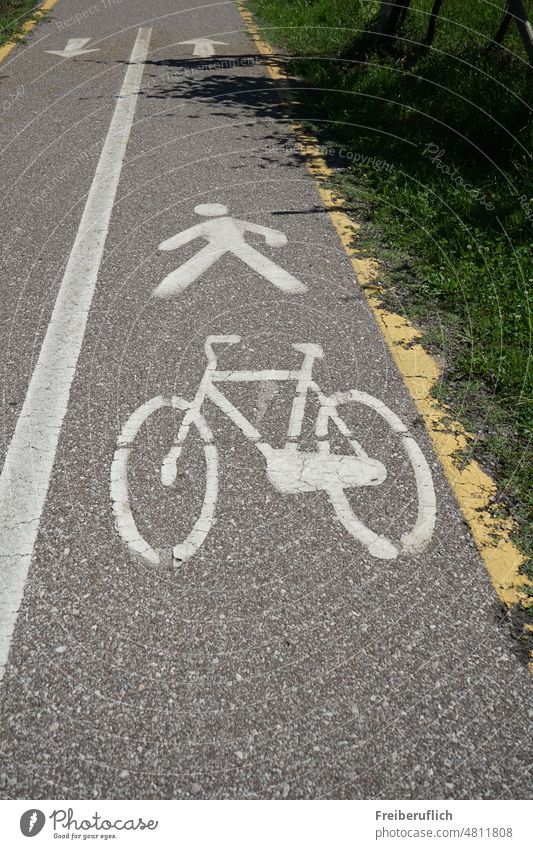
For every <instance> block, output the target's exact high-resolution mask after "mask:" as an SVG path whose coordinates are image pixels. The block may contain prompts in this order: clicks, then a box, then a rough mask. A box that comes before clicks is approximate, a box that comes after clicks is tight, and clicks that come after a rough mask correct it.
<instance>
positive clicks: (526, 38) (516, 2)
mask: <svg viewBox="0 0 533 849" xmlns="http://www.w3.org/2000/svg"><path fill="white" fill-rule="evenodd" d="M509 11H510V12H511V15H512V16H513V17H514V20H515V23H516V25H517V27H518V31H519V33H520V35H521V37H522V41H523V42H524V47H525V48H526V51H527V55H528V56H529V60H530V62H533V28H532V27H531V24H530V22H529V20H528V17H527V14H526V10H525V9H524V4H523V2H522V0H509Z"/></svg>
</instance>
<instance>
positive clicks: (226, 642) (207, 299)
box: [0, 0, 532, 799]
mask: <svg viewBox="0 0 533 849" xmlns="http://www.w3.org/2000/svg"><path fill="white" fill-rule="evenodd" d="M76 15H77V16H78V17H77V18H76V17H73V16H76ZM71 39H76V41H70V40H71ZM79 39H83V41H79ZM195 39H196V40H197V39H200V41H199V42H198V41H196V42H195V41H194V40H195ZM202 39H204V40H202ZM205 39H211V40H212V41H214V42H218V43H216V44H214V45H213V44H212V43H210V42H209V41H206V40H205ZM190 42H193V43H190ZM50 51H56V52H50ZM57 51H59V55H58V52H57ZM83 51H88V52H83ZM211 51H214V55H212V56H209V55H208V54H209V53H210V52H211ZM195 54H196V55H195ZM0 95H1V98H0V99H1V100H2V102H3V103H4V106H3V111H4V115H3V118H2V121H1V124H0V149H1V150H2V183H3V188H2V203H1V205H0V227H1V232H2V238H3V250H2V259H1V263H2V265H1V270H2V271H1V277H2V283H1V298H0V309H1V330H2V339H3V343H2V389H3V431H2V440H1V447H0V450H1V451H2V463H3V464H4V466H3V472H2V478H1V480H0V529H1V532H2V539H3V542H2V551H1V555H2V558H1V563H2V583H1V588H0V611H1V612H2V629H1V633H0V660H1V663H2V666H4V665H5V673H4V677H3V684H2V702H1V718H2V719H1V721H2V727H1V735H0V737H1V739H0V753H1V764H0V787H1V793H2V795H3V797H4V798H32V799H38V798H93V797H94V798H105V797H109V798H187V797H196V798H204V797H205V798H213V797H218V798H278V797H280V798H317V797H324V798H365V797H366V798H368V797H379V798H388V799H391V798H410V797H412V798H426V797H427V798H463V797H464V798H472V797H473V798H524V797H526V798H529V797H530V795H531V777H532V774H531V760H532V758H531V755H532V750H531V718H532V704H531V692H532V689H531V682H530V677H529V675H528V672H527V669H526V668H525V666H524V665H523V663H522V662H521V661H520V660H519V658H518V657H517V655H516V654H515V652H514V651H513V646H512V643H511V639H510V636H509V633H508V631H507V630H506V628H505V627H502V626H501V625H499V622H498V617H499V606H498V603H497V598H496V595H495V592H494V590H493V588H492V586H491V584H490V581H489V578H488V576H487V573H486V571H485V568H484V565H483V563H482V561H481V559H480V557H479V555H478V553H477V551H476V549H475V546H474V544H473V542H472V539H471V537H470V535H469V532H468V530H467V527H466V525H465V522H464V519H463V517H462V515H461V512H460V510H459V507H458V505H457V503H456V501H455V500H454V497H453V496H452V494H451V491H450V489H449V486H448V485H447V483H446V480H445V477H444V474H443V472H442V470H441V468H440V466H439V463H438V461H437V459H436V456H435V454H434V452H433V450H432V447H431V444H430V441H429V439H428V437H427V435H426V433H425V431H424V427H423V425H422V424H421V423H420V420H419V418H418V416H417V414H416V410H415V407H414V404H413V402H412V400H411V398H410V396H409V394H408V391H407V389H406V388H405V386H404V384H403V382H402V379H401V377H400V375H399V374H398V372H397V370H396V367H395V366H394V364H393V361H392V359H391V356H390V354H389V352H388V349H387V347H386V344H385V342H384V340H383V338H382V336H381V335H380V331H379V329H378V328H377V326H376V324H375V322H374V319H373V317H372V313H371V311H370V309H369V306H368V304H367V302H366V300H365V298H364V296H363V294H362V292H361V291H360V289H359V288H358V285H357V282H356V281H355V279H354V276H353V271H352V268H351V264H350V262H349V259H348V258H347V256H346V254H345V252H344V250H343V248H342V245H341V244H340V242H339V239H338V236H337V235H336V232H335V230H334V229H333V226H332V224H331V222H330V220H329V217H328V215H327V210H325V209H324V206H323V203H322V201H321V199H320V195H319V194H318V192H317V189H316V186H315V183H314V181H313V179H312V177H311V176H310V175H309V173H308V172H307V170H306V168H305V164H304V163H303V162H302V161H301V158H300V157H299V155H298V153H297V151H296V149H295V147H294V144H295V142H294V139H293V137H292V135H291V129H290V126H289V124H288V122H287V120H286V118H285V117H284V113H283V111H282V109H281V107H280V102H279V97H278V93H277V91H276V87H275V84H274V83H273V82H272V81H271V79H270V78H269V76H268V73H267V69H266V68H265V66H264V62H263V61H262V60H261V58H260V57H259V56H258V54H257V50H256V48H255V47H254V43H253V41H252V39H251V38H250V36H249V34H248V33H247V31H246V29H245V27H244V24H243V21H242V19H241V17H240V15H239V13H238V10H237V7H236V5H235V3H234V2H219V3H213V4H205V3H201V2H198V0H187V2H184V0H150V3H149V4H147V3H146V2H144V0H122V2H119V0H115V2H113V0H105V2H104V0H77V2H74V0H59V2H58V3H57V5H56V6H55V8H54V10H53V12H52V14H51V15H50V16H49V18H48V19H47V20H46V21H45V22H44V23H42V24H41V25H39V26H38V27H37V28H35V29H34V30H33V32H32V34H31V36H30V37H29V38H28V41H27V43H26V44H25V45H23V46H21V47H18V48H17V49H16V50H15V51H14V52H13V53H11V54H10V57H9V59H8V61H7V62H5V63H4V64H3V65H1V66H0ZM6 104H7V106H6Z"/></svg>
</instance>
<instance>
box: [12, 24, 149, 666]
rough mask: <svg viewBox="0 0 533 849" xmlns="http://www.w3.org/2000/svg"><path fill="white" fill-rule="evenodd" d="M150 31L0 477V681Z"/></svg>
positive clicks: (126, 87) (124, 94)
mask: <svg viewBox="0 0 533 849" xmlns="http://www.w3.org/2000/svg"><path fill="white" fill-rule="evenodd" d="M151 32H152V30H151V28H144V27H143V28H141V29H140V30H139V33H138V35H137V39H136V41H135V46H134V48H133V51H132V54H131V57H130V61H129V65H128V69H127V71H126V74H125V77H124V82H123V84H122V88H121V90H120V94H119V97H118V100H117V103H116V106H115V111H114V113H113V118H112V119H111V124H110V127H109V131H108V133H107V137H106V140H105V142H104V146H103V148H102V153H101V155H100V160H99V162H98V166H97V168H96V172H95V175H94V179H93V182H92V186H91V189H90V191H89V196H88V198H87V203H86V204H85V209H84V211H83V215H82V217H81V221H80V226H79V228H78V233H77V236H76V239H75V242H74V245H73V247H72V251H71V252H70V257H69V260H68V263H67V267H66V269H65V273H64V275H63V280H62V282H61V286H60V288H59V293H58V295H57V300H56V303H55V306H54V310H53V312H52V317H51V319H50V324H49V325H48V330H47V331H46V336H45V337H44V342H43V344H42V347H41V352H40V354H39V358H38V360H37V363H36V366H35V369H34V372H33V375H32V378H31V381H30V385H29V387H28V393H27V395H26V399H25V401H24V404H23V407H22V410H21V413H20V416H19V419H18V421H17V425H16V427H15V432H14V434H13V438H12V440H11V442H10V444H9V448H8V450H7V454H6V459H5V464H4V468H3V469H2V473H1V475H0V539H1V540H2V548H1V551H0V571H1V576H2V581H1V584H0V678H1V677H2V675H3V672H4V667H5V664H6V661H7V657H8V652H9V646H10V644H11V638H12V636H13V631H14V628H15V623H16V621H17V615H18V611H19V607H20V603H21V601H22V594H23V592H24V584H25V583H26V578H27V575H28V569H29V566H30V563H31V558H32V554H33V547H34V545H35V540H36V539H37V533H38V530H39V522H40V520H41V514H42V512H43V509H44V505H45V502H46V496H47V494H48V486H49V483H50V477H51V475H52V468H53V465H54V459H55V455H56V450H57V443H58V440H59V435H60V433H61V426H62V424H63V419H64V418H65V414H66V412H67V407H68V401H69V395H70V387H71V385H72V381H73V380H74V375H75V373H76V366H77V363H78V357H79V354H80V350H81V346H82V343H83V337H84V335H85V326H86V324H87V318H88V315H89V310H90V308H91V301H92V297H93V294H94V289H95V286H96V279H97V277H98V271H99V268H100V263H101V261H102V255H103V252H104V246H105V242H106V238H107V231H108V229H109V222H110V220H111V212H112V210H113V204H114V202H115V196H116V192H117V188H118V181H119V179H120V172H121V170H122V161H123V159H124V155H125V153H126V146H127V144H128V138H129V135H130V131H131V125H132V123H133V117H134V114H135V106H136V104H137V95H138V93H139V88H140V85H141V80H142V75H143V70H144V63H145V61H146V56H147V53H148V45H149V43H150V35H151Z"/></svg>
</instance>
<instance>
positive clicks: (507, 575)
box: [237, 0, 533, 671]
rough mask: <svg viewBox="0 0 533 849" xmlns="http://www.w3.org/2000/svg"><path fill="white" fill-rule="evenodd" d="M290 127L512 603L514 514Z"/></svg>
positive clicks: (322, 174)
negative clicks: (502, 506) (502, 507)
mask: <svg viewBox="0 0 533 849" xmlns="http://www.w3.org/2000/svg"><path fill="white" fill-rule="evenodd" d="M237 6H238V9H239V12H240V14H241V16H242V17H243V19H244V22H245V24H246V26H247V28H248V30H249V32H250V34H251V36H252V38H253V40H254V42H255V45H256V47H257V49H258V50H259V52H260V53H261V54H262V55H264V56H268V57H269V62H268V63H267V68H268V71H269V74H270V76H271V77H272V78H273V79H274V80H277V81H279V82H281V83H284V82H286V81H287V76H286V74H285V71H284V69H283V68H282V66H280V65H279V63H278V62H277V61H276V60H275V58H274V51H273V49H272V47H271V46H270V45H269V44H267V43H266V42H265V41H263V39H262V37H261V35H260V34H259V30H258V28H257V26H256V24H255V22H254V20H253V17H252V14H251V12H249V11H248V10H247V9H246V8H244V7H243V0H237ZM292 128H293V131H294V134H295V136H296V141H297V143H298V147H299V149H300V151H301V153H302V154H303V157H304V160H305V162H306V166H307V170H308V171H309V173H310V174H311V175H312V176H313V177H314V178H315V181H316V183H317V188H318V191H319V193H320V196H321V197H322V200H323V201H324V204H325V206H326V208H327V209H328V210H330V212H329V217H330V219H331V221H332V223H333V226H334V227H335V229H336V231H337V233H338V235H339V238H340V240H341V242H342V244H343V246H344V248H345V250H346V252H347V254H348V256H349V257H350V260H351V263H352V266H353V269H354V271H355V275H356V278H357V280H358V281H359V283H360V284H361V287H362V289H363V291H364V293H365V296H366V298H367V301H368V303H369V304H370V307H371V308H372V312H373V314H374V317H375V319H376V321H377V323H378V325H379V327H380V329H381V332H382V333H383V336H384V337H385V340H386V342H387V345H388V347H389V350H390V351H391V353H392V356H393V358H394V361H395V362H396V365H397V366H398V369H399V370H400V373H401V375H402V377H403V380H404V381H405V383H406V385H407V388H408V389H409V392H410V393H411V395H412V397H413V399H414V402H415V404H416V407H417V409H418V412H419V413H420V415H421V416H422V417H423V419H424V422H425V425H426V428H427V430H428V432H429V435H430V437H431V439H432V441H433V444H434V446H435V450H436V452H437V455H438V457H439V460H440V462H441V464H442V466H443V467H444V471H445V473H446V476H447V478H448V480H449V482H450V484H451V486H452V488H453V491H454V493H455V496H456V498H457V500H458V502H459V506H460V508H461V510H462V513H463V515H464V517H465V519H466V521H467V522H468V525H469V526H470V530H471V532H472V536H473V537H474V540H475V543H476V545H477V548H478V549H479V552H480V554H481V556H482V558H483V560H484V562H485V565H486V567H487V570H488V573H489V575H490V578H491V580H492V583H493V584H494V587H495V589H496V592H497V594H498V596H499V598H500V599H501V600H502V602H503V603H504V604H505V605H506V606H507V607H510V606H511V605H513V604H515V603H516V602H517V601H521V600H525V599H526V598H527V596H526V594H525V593H524V592H521V589H523V588H524V587H525V586H527V585H531V582H530V581H529V580H528V578H527V577H526V576H525V575H521V574H520V573H519V567H520V565H521V564H522V563H523V562H524V560H525V557H524V555H523V554H521V553H520V551H519V550H518V549H517V548H516V546H515V545H513V543H512V542H511V540H510V538H509V537H510V535H511V533H512V531H513V530H514V529H515V527H516V524H515V522H514V521H513V520H512V519H510V518H505V519H498V518H496V517H495V516H494V515H493V512H492V510H491V502H490V498H491V496H493V495H495V494H496V492H497V487H496V484H495V483H494V481H493V480H492V478H490V477H489V475H487V474H486V473H485V472H484V471H483V469H481V467H480V466H479V464H478V463H476V461H475V460H470V461H469V463H468V464H466V465H463V464H462V463H461V464H460V465H459V464H458V462H457V459H456V457H457V454H458V452H462V451H464V450H465V449H466V448H467V446H468V442H469V439H470V438H471V435H470V434H469V433H468V432H467V431H466V430H465V428H464V427H463V426H462V425H461V424H460V423H459V422H456V421H452V420H451V417H450V412H449V410H448V409H447V408H446V407H445V405H443V404H440V403H438V402H437V401H436V400H435V399H434V398H432V397H431V391H432V389H433V387H434V386H435V384H436V383H437V381H438V380H439V377H440V375H441V369H440V367H439V365H438V364H437V362H436V361H435V359H434V358H433V357H431V356H430V355H429V354H428V353H427V351H425V350H424V348H423V347H422V345H420V344H419V343H418V342H417V340H418V339H420V338H421V335H422V334H421V333H420V331H418V330H417V329H416V327H414V325H412V324H411V322H410V321H408V320H407V319H406V318H404V316H402V315H398V314H397V313H393V312H389V311H388V310H387V309H385V308H384V307H383V306H382V304H381V301H380V298H379V291H380V288H379V286H377V285H376V286H372V283H373V281H375V280H376V278H377V277H378V275H379V262H378V260H376V259H367V258H362V257H360V256H358V251H357V250H356V249H355V248H354V246H353V242H354V236H355V233H356V232H357V230H358V228H359V226H360V225H358V224H357V223H356V222H354V221H352V219H351V218H350V217H349V216H348V215H346V214H345V213H344V212H342V211H341V209H342V206H343V202H342V199H340V198H338V197H336V196H335V195H334V194H333V192H331V190H330V189H328V188H326V186H325V185H324V183H325V181H326V180H328V179H330V178H331V177H332V176H333V174H334V172H333V171H332V169H331V168H330V167H329V166H328V165H327V163H326V161H325V159H324V157H323V156H322V154H321V153H320V148H319V145H318V143H317V140H316V138H315V137H314V136H312V135H311V134H310V133H308V132H307V131H305V130H304V129H303V128H302V127H301V126H300V125H299V124H295V123H293V124H292ZM532 671H533V668H532Z"/></svg>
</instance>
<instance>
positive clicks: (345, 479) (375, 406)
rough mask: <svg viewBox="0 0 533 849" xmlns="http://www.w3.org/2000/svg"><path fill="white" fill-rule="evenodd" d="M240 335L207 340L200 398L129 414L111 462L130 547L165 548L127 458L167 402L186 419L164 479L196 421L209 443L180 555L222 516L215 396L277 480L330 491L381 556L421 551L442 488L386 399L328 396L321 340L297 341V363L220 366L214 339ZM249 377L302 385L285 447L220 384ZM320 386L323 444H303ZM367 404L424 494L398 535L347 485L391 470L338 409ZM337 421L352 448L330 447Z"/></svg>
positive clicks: (122, 530)
mask: <svg viewBox="0 0 533 849" xmlns="http://www.w3.org/2000/svg"><path fill="white" fill-rule="evenodd" d="M240 341H241V337H240V336H209V337H208V338H207V339H206V342H205V352H206V355H207V367H206V369H205V373H204V376H203V378H202V380H201V382H200V385H199V387H198V391H197V392H196V395H195V398H194V400H193V401H186V400H184V399H183V398H180V397H178V396H176V395H174V396H172V397H170V398H168V397H167V398H165V397H163V396H158V397H156V398H152V399H151V400H150V401H147V402H146V403H145V404H143V405H142V406H141V407H139V408H138V409H137V410H136V411H135V412H134V413H132V415H131V416H130V417H129V419H128V421H127V422H126V424H125V425H124V427H123V428H122V432H121V434H120V436H119V438H118V441H117V449H116V451H115V455H114V458H113V463H112V467H111V500H112V503H113V512H114V515H115V520H116V527H117V530H118V532H119V534H120V536H121V537H122V539H123V540H124V542H125V543H126V544H127V545H128V546H129V548H130V549H131V550H132V551H134V552H136V553H138V554H141V555H142V556H143V557H145V558H146V559H147V560H149V561H150V562H152V563H158V562H159V559H160V558H159V554H158V552H157V551H156V550H155V549H153V548H152V547H151V546H150V544H149V543H148V542H147V541H146V540H145V539H143V537H142V536H141V534H140V533H139V531H138V529H137V525H136V524H135V520H134V518H133V513H132V511H131V507H130V496H129V485H128V463H129V458H130V452H131V449H132V446H133V444H134V442H135V439H136V437H137V436H138V434H139V431H140V429H141V427H142V426H143V424H145V422H147V420H148V419H149V418H150V416H152V415H154V414H156V413H158V411H160V410H162V409H163V408H165V407H167V408H168V407H170V408H172V409H174V410H179V411H180V412H182V413H183V414H184V415H183V420H182V422H181V425H180V426H179V428H178V431H177V435H176V438H175V440H174V443H173V445H172V447H171V448H170V450H169V451H168V453H167V455H166V457H165V458H164V459H163V461H162V465H161V483H162V484H163V485H164V486H167V487H170V486H172V485H173V484H174V482H175V480H176V477H177V464H178V462H179V459H180V455H181V453H182V450H183V447H184V445H185V441H186V439H187V436H188V434H189V430H190V428H191V425H194V427H195V428H196V430H197V431H198V434H199V436H200V437H201V439H202V440H203V443H204V453H205V463H206V490H205V496H204V499H203V505H202V508H201V511H200V515H199V517H198V519H197V520H196V522H195V523H194V526H193V528H192V530H191V531H190V533H189V534H188V536H187V537H186V539H185V540H184V541H183V542H181V543H178V544H177V545H175V546H174V548H173V557H174V559H175V560H177V561H185V560H188V559H189V558H191V557H192V556H193V555H194V554H195V552H196V551H198V549H199V548H200V546H201V545H202V543H203V542H204V540H205V538H206V536H207V534H208V533H209V531H210V529H211V527H212V525H213V522H214V518H215V508H216V502H217V491H218V449H217V447H216V445H215V443H214V438H213V434H212V432H211V429H210V427H209V425H208V424H207V422H206V420H205V418H204V415H203V412H202V408H203V405H204V401H205V400H206V399H209V400H210V401H211V402H212V403H213V404H215V405H216V406H217V407H218V408H219V409H220V410H221V411H222V412H223V413H224V414H225V415H226V416H227V417H228V418H229V419H230V420H231V421H232V422H233V423H234V424H235V425H236V426H237V427H238V428H239V429H240V430H241V431H242V433H243V434H244V435H245V436H246V437H247V438H248V439H249V440H250V441H251V442H252V443H254V444H255V446H256V448H257V449H258V450H259V451H260V452H261V454H262V455H263V457H264V458H265V460H266V471H267V475H268V479H269V480H270V483H271V484H272V485H273V486H274V488H275V489H276V490H278V492H281V493H287V494H292V495H299V494H300V493H304V492H316V491H324V492H325V493H326V494H327V496H328V498H329V500H330V501H331V504H332V506H333V509H334V510H335V513H336V514H337V516H338V518H339V519H340V521H341V522H342V524H343V525H344V527H345V528H346V530H347V531H348V532H349V533H350V534H351V535H352V536H353V537H355V539H357V540H359V542H361V543H362V544H363V545H364V546H365V547H366V548H367V549H368V551H369V552H370V553H371V554H372V555H373V556H374V557H378V558H381V559H384V560H391V559H394V558H395V557H397V556H398V554H399V553H400V552H403V553H407V554H418V553H419V552H421V551H423V550H424V548H425V547H426V546H427V545H428V543H429V541H430V539H431V536H432V533H433V529H434V526H435V490H434V487H433V480H432V476H431V471H430V469H429V466H428V464H427V461H426V459H425V457H424V455H423V453H422V451H421V449H420V448H419V446H418V444H417V443H416V442H415V440H414V439H413V437H412V436H411V435H410V433H409V432H408V430H407V428H406V427H405V425H404V424H403V423H402V421H401V420H400V419H399V418H398V416H397V415H396V414H395V413H393V412H392V410H390V409H389V408H388V407H387V406H385V404H383V402H382V401H379V400H378V399H377V398H373V397H372V396H371V395H367V394H366V393H365V392H359V391H357V390H355V389H352V390H350V391H348V392H337V393H335V394H333V395H330V396H329V397H327V396H325V395H324V394H323V393H322V391H321V389H320V387H319V386H318V384H317V383H315V381H314V380H313V377H312V371H313V363H314V360H315V359H316V358H319V357H323V356H324V354H323V350H322V348H321V347H320V345H315V344H312V343H309V344H293V345H292V347H293V348H294V349H295V350H296V351H299V352H301V353H302V354H303V355H304V359H303V363H302V367H301V368H300V369H298V370H287V371H284V370H266V371H219V370H218V369H217V358H216V355H215V352H214V350H213V345H215V344H228V345H235V344H237V343H238V342H240ZM249 381H259V382H260V381H294V382H295V383H296V392H295V396H294V400H293V403H292V410H291V416H290V421H289V428H288V434H287V442H286V444H285V446H284V447H283V448H272V446H271V445H269V444H268V443H267V442H264V441H263V440H262V438H261V434H260V433H259V431H258V430H257V429H256V428H255V427H254V426H253V425H252V424H251V423H250V422H249V421H248V420H247V419H246V418H245V417H244V415H243V414H242V413H240V412H239V410H237V408H236V407H235V406H234V405H233V404H232V403H231V402H230V401H229V400H228V398H226V396H225V395H223V393H222V392H221V391H220V389H219V388H218V384H221V383H235V382H237V383H241V382H249ZM308 392H314V393H315V394H316V396H317V398H318V402H319V412H318V415H317V419H316V424H315V435H316V439H317V443H318V450H317V451H303V450H301V449H300V447H299V445H298V440H299V438H300V434H301V430H302V424H303V421H304V414H305V406H306V400H307V393H308ZM353 402H355V403H357V404H362V405H364V406H366V407H369V408H370V409H372V410H373V411H375V412H376V413H377V414H378V415H379V416H381V417H382V418H383V419H384V420H385V422H386V423H387V425H388V426H389V427H390V429H391V430H392V432H393V433H394V434H395V436H396V437H397V438H398V441H399V443H400V444H401V446H402V448H403V450H404V452H405V454H406V455H407V458H408V460H409V462H410V464H411V466H412V469H413V472H414V478H415V484H416V492H417V499H418V511H417V518H416V521H415V524H414V526H413V527H412V529H411V530H410V531H409V532H407V533H404V534H403V535H402V536H401V538H400V540H399V542H398V543H395V542H393V541H392V540H391V539H389V538H388V537H386V536H384V535H380V534H377V533H375V532H374V531H373V530H371V529H370V528H368V527H367V526H366V525H364V524H363V523H362V522H361V521H360V520H359V519H358V518H357V516H356V515H355V513H354V512H353V510H352V508H351V506H350V503H349V501H348V498H347V497H346V494H345V490H346V489H349V488H351V487H360V486H378V485H379V484H382V483H383V481H384V480H385V479H386V477H387V471H386V468H385V466H384V465H383V463H381V462H380V461H379V460H376V459H372V458H370V457H369V456H368V455H367V454H366V452H365V451H364V450H363V448H362V446H361V445H360V444H359V442H357V440H356V439H354V438H353V435H352V433H351V431H350V429H349V428H348V427H347V425H346V423H345V422H344V421H343V420H342V418H341V417H340V416H339V414H338V407H339V406H341V405H342V404H348V403H353ZM330 422H332V423H333V424H334V425H335V426H336V427H337V428H338V430H339V432H340V433H341V434H342V436H343V437H345V438H346V439H347V440H348V442H349V443H350V445H351V448H352V450H353V454H347V455H343V454H338V453H333V452H331V451H330V443H329V439H328V427H329V424H330Z"/></svg>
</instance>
